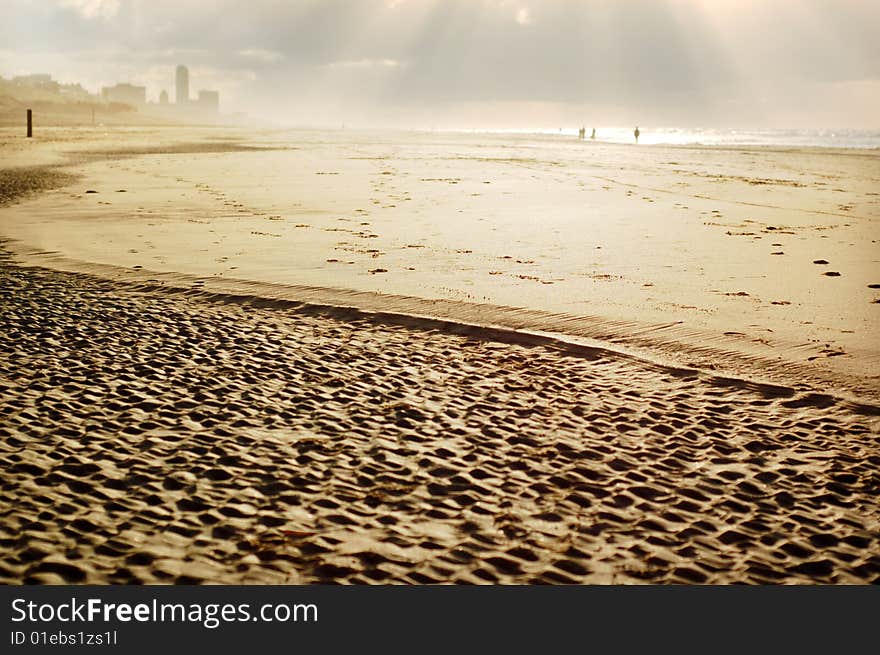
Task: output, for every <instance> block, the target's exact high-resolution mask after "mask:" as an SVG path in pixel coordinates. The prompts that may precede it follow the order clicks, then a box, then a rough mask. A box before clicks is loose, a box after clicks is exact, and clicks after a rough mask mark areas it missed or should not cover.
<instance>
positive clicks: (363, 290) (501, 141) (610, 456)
mask: <svg viewBox="0 0 880 655" xmlns="http://www.w3.org/2000/svg"><path fill="white" fill-rule="evenodd" d="M47 132H48V133H47V136H46V138H45V139H41V140H34V142H33V143H31V142H25V140H24V139H22V138H20V137H19V136H16V135H15V134H13V133H12V132H11V131H8V130H6V131H0V204H2V206H0V238H2V239H3V243H2V252H3V260H2V265H0V267H2V275H0V293H2V300H0V323H2V330H0V334H2V335H3V348H2V353H0V384H2V393H0V405H2V415H3V416H4V418H3V419H2V420H0V432H2V435H3V438H2V440H0V450H2V455H0V457H2V460H3V466H2V471H3V472H2V474H0V475H2V480H3V498H4V501H3V503H2V519H0V534H2V544H3V552H4V555H3V556H2V558H0V581H2V582H4V583H22V582H37V583H57V582H76V583H107V582H112V583H126V582H151V583H174V582H177V583H182V582H220V583H310V582H343V583H416V584H420V583H455V582H463V583H499V582H500V583H603V584H607V583H644V582H649V583H730V582H750V583H814V582H816V583H841V584H851V583H856V584H858V583H872V582H873V583H877V582H880V507H878V503H877V500H876V496H877V493H878V491H880V476H878V473H877V471H878V466H880V373H878V371H880V368H878V364H880V349H878V346H880V340H878V336H880V334H878V328H877V318H878V316H877V314H878V311H880V305H878V301H880V288H878V285H880V254H878V248H880V246H878V242H877V239H878V230H877V225H878V220H880V195H878V192H877V189H878V188H880V184H878V183H880V155H878V154H877V152H876V151H873V150H866V151H859V150H829V149H808V148H747V147H737V148H732V147H713V148H709V147H673V146H648V147H645V146H639V147H633V146H626V145H620V144H602V143H595V144H591V143H582V142H580V143H579V142H577V141H574V140H569V141H566V140H562V139H559V138H553V137H550V136H526V135H517V136H510V135H506V136H500V135H485V134H482V135H469V134H461V133H428V132H412V133H405V132H393V133H391V132H356V131H343V130H339V131H335V132H310V131H287V132H280V131H262V132H257V133H247V132H244V131H241V130H233V129H220V128H215V129H200V130H182V129H174V128H162V129H159V128H142V129H131V130H117V131H113V130H105V131H101V130H91V129H80V130H71V129H66V128H65V129H57V130H54V131H47Z"/></svg>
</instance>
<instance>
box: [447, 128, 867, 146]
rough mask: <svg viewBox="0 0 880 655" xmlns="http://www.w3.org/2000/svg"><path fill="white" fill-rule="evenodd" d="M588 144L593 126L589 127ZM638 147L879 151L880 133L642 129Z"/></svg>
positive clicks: (566, 131) (608, 135)
mask: <svg viewBox="0 0 880 655" xmlns="http://www.w3.org/2000/svg"><path fill="white" fill-rule="evenodd" d="M585 127H586V130H587V140H588V141H589V140H590V138H589V137H590V132H591V130H592V129H593V126H591V125H586V126H585ZM634 127H635V126H632V127H596V141H600V142H603V143H632V142H633V129H634ZM578 129H579V128H577V127H560V128H557V129H542V128H538V129H530V128H522V129H503V130H459V131H462V132H476V133H480V132H483V133H490V134H491V133H497V134H505V133H507V134H524V135H525V134H535V135H545V136H553V135H558V136H560V137H565V138H571V137H577V134H578ZM639 131H640V135H639V143H641V144H645V145H655V144H658V145H659V144H666V145H705V146H791V147H808V148H809V147H812V148H859V149H880V130H856V129H839V130H832V129H732V128H693V127H688V128H684V127H642V126H639Z"/></svg>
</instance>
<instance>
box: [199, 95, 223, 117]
mask: <svg viewBox="0 0 880 655" xmlns="http://www.w3.org/2000/svg"><path fill="white" fill-rule="evenodd" d="M198 106H199V109H200V110H201V111H202V112H204V113H206V114H216V113H217V112H218V111H220V93H219V92H218V91H199V99H198Z"/></svg>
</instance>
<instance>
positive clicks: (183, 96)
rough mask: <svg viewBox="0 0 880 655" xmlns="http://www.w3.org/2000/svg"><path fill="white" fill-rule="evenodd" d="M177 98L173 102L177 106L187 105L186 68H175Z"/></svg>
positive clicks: (187, 75)
mask: <svg viewBox="0 0 880 655" xmlns="http://www.w3.org/2000/svg"><path fill="white" fill-rule="evenodd" d="M176 82H177V96H176V98H175V101H176V102H177V104H178V105H185V104H187V103H189V69H188V68H187V67H186V66H178V67H177V75H176Z"/></svg>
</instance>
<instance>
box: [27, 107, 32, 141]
mask: <svg viewBox="0 0 880 655" xmlns="http://www.w3.org/2000/svg"><path fill="white" fill-rule="evenodd" d="M27 116H28V119H27V121H28V131H27V135H28V138H30V137H32V136H33V135H34V120H33V112H32V111H31V110H30V109H28V110H27Z"/></svg>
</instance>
